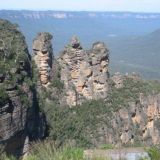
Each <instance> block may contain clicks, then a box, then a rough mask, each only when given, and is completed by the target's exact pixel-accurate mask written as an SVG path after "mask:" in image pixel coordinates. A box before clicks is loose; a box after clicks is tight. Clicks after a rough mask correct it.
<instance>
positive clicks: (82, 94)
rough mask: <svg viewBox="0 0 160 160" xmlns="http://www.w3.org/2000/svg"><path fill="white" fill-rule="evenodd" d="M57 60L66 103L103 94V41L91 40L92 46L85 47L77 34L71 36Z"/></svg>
mask: <svg viewBox="0 0 160 160" xmlns="http://www.w3.org/2000/svg"><path fill="white" fill-rule="evenodd" d="M58 61H59V63H60V66H61V80H62V81H63V82H64V88H65V91H66V97H65V98H66V102H67V104H68V105H70V106H75V105H77V104H81V103H82V102H83V101H84V100H91V99H99V98H105V97H106V96H107V91H108V78H109V72H108V65H109V51H108V49H107V48H106V46H105V44H104V43H102V42H97V43H94V44H93V46H92V49H91V50H89V51H86V50H83V48H82V47H81V44H80V42H79V40H78V38H76V37H72V39H71V42H70V44H69V45H68V46H66V47H65V49H64V51H63V52H62V53H61V55H60V57H59V59H58Z"/></svg>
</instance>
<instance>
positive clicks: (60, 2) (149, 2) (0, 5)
mask: <svg viewBox="0 0 160 160" xmlns="http://www.w3.org/2000/svg"><path fill="white" fill-rule="evenodd" d="M0 9H29V10H72V11H82V10H83V11H133V12H160V0H0Z"/></svg>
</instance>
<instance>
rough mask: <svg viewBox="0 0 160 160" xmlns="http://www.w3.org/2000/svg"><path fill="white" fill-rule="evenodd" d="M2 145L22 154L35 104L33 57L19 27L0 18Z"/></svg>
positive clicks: (0, 141) (0, 125)
mask: <svg viewBox="0 0 160 160" xmlns="http://www.w3.org/2000/svg"><path fill="white" fill-rule="evenodd" d="M0 43H1V44H0V144H1V143H3V144H4V145H5V148H6V150H7V151H8V152H9V153H16V154H17V155H18V154H20V153H22V151H23V148H24V143H25V141H26V139H27V134H26V131H27V129H26V124H27V123H28V118H29V117H30V116H29V115H28V114H29V108H31V107H32V97H33V96H32V92H31V90H30V82H31V77H30V76H31V75H30V74H31V73H30V72H31V70H30V56H29V54H28V49H27V45H26V43H25V39H24V36H23V35H22V34H21V32H20V31H19V30H18V29H17V26H15V25H13V24H11V23H10V22H8V21H6V20H0Z"/></svg>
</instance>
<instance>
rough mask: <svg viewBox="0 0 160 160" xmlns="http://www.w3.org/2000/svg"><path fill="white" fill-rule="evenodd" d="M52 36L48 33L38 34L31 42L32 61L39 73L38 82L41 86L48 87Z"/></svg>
mask: <svg viewBox="0 0 160 160" xmlns="http://www.w3.org/2000/svg"><path fill="white" fill-rule="evenodd" d="M51 39H52V36H51V35H50V34H49V33H39V34H38V35H37V37H36V38H35V39H34V41H33V55H34V57H33V59H34V61H35V64H36V65H37V68H38V72H39V75H38V76H39V80H40V82H41V84H42V85H43V86H48V85H49V82H50V76H51V68H52V61H53V59H52V57H53V50H52V45H51Z"/></svg>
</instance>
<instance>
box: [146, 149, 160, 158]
mask: <svg viewBox="0 0 160 160" xmlns="http://www.w3.org/2000/svg"><path fill="white" fill-rule="evenodd" d="M147 152H148V155H149V157H150V158H151V160H159V159H160V149H159V148H158V147H151V148H149V149H147Z"/></svg>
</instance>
